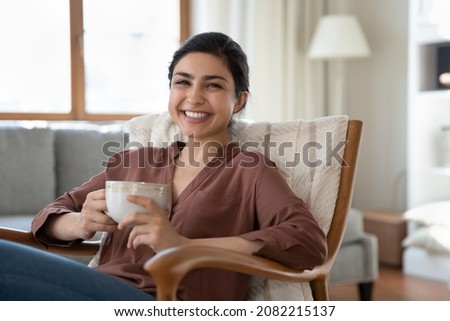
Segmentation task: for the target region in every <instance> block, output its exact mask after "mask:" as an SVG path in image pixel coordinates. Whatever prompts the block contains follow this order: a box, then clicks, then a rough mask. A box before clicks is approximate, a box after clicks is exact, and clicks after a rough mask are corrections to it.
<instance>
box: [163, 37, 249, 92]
mask: <svg viewBox="0 0 450 321" xmlns="http://www.w3.org/2000/svg"><path fill="white" fill-rule="evenodd" d="M192 52H202V53H207V54H211V55H214V56H217V57H219V58H221V59H223V61H224V62H225V64H226V66H227V67H228V69H229V70H230V72H231V75H232V76H233V80H234V83H235V93H236V97H239V96H240V95H241V93H242V92H244V91H247V92H249V67H248V63H247V55H246V54H245V53H244V51H243V50H242V48H241V46H240V45H239V44H238V43H236V42H235V41H234V40H233V39H231V38H230V37H229V36H227V35H225V34H223V33H220V32H205V33H200V34H197V35H195V36H192V37H191V38H189V39H188V40H187V41H186V42H185V43H184V44H183V45H182V46H181V47H180V48H179V49H178V50H177V51H175V53H174V54H173V59H172V62H171V63H170V65H169V75H168V76H169V81H170V83H169V87H170V86H171V84H172V76H173V70H174V68H175V66H176V65H177V63H178V62H179V61H180V60H181V59H182V58H183V57H184V56H186V55H187V54H189V53H192Z"/></svg>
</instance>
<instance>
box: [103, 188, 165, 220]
mask: <svg viewBox="0 0 450 321" xmlns="http://www.w3.org/2000/svg"><path fill="white" fill-rule="evenodd" d="M169 191H170V188H169V185H164V184H154V183H147V182H129V181H107V182H106V183H105V194H106V206H107V208H108V212H107V214H108V215H109V216H110V217H111V218H112V219H113V220H114V221H116V222H117V223H119V222H120V221H121V220H122V218H123V217H124V216H126V215H128V214H130V213H133V212H143V211H145V208H143V207H142V206H140V205H137V204H134V203H131V202H130V201H128V200H127V197H128V195H138V196H144V197H148V198H151V199H153V200H154V201H155V202H156V203H157V204H158V205H159V206H160V207H161V208H162V209H165V210H168V209H169V200H170V198H169Z"/></svg>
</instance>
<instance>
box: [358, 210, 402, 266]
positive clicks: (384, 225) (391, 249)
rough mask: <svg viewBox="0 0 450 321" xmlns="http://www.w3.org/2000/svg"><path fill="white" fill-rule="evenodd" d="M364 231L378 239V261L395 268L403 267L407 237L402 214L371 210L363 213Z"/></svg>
mask: <svg viewBox="0 0 450 321" xmlns="http://www.w3.org/2000/svg"><path fill="white" fill-rule="evenodd" d="M363 217H364V230H365V231H366V232H368V233H372V234H374V235H375V236H377V238H378V260H379V262H380V263H384V264H389V265H393V266H401V265H402V255H403V247H402V241H403V239H404V238H405V237H406V221H405V219H404V218H403V216H402V213H401V212H398V211H391V210H369V211H365V212H363Z"/></svg>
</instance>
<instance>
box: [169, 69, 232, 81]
mask: <svg viewBox="0 0 450 321" xmlns="http://www.w3.org/2000/svg"><path fill="white" fill-rule="evenodd" d="M175 76H181V77H185V78H188V79H194V78H195V77H194V75H192V74H190V73H188V72H184V71H179V72H177V73H175ZM202 78H203V80H214V79H220V80H223V81H225V82H228V80H227V79H226V78H225V77H222V76H219V75H205V76H203V77H202Z"/></svg>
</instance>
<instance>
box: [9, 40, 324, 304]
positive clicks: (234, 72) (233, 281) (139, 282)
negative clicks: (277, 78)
mask: <svg viewBox="0 0 450 321" xmlns="http://www.w3.org/2000/svg"><path fill="white" fill-rule="evenodd" d="M248 73H249V71H248V65H247V59H246V55H245V53H244V52H243V51H242V49H241V47H240V46H239V45H238V44H237V43H236V42H234V41H233V40H232V39H230V38H229V37H228V36H226V35H224V34H221V33H213V32H210V33H202V34H199V35H196V36H194V37H192V38H190V39H189V40H188V41H187V42H186V43H185V44H184V45H182V46H181V48H180V49H179V50H178V51H176V52H175V54H174V56H173V60H172V63H171V64H170V66H169V80H170V98H169V106H168V110H169V113H170V115H171V117H172V119H173V121H174V122H175V123H176V124H177V125H178V127H179V129H180V131H181V133H182V134H183V135H184V136H185V137H187V138H188V139H187V142H186V143H182V142H176V143H173V144H172V145H171V146H170V147H168V148H151V147H145V148H141V149H137V150H128V151H124V152H121V153H118V154H116V155H114V156H112V157H111V159H110V160H109V165H108V166H107V168H106V169H105V170H104V171H103V172H101V173H99V174H98V175H96V176H94V177H92V178H91V179H90V180H89V181H88V182H86V183H84V184H83V185H82V186H80V187H78V188H76V189H74V190H73V191H70V192H68V193H66V194H64V195H62V196H60V197H59V198H58V199H57V200H55V202H53V203H51V204H49V205H48V206H47V207H45V208H44V209H43V210H42V211H41V212H40V213H39V214H38V215H37V216H36V218H35V219H34V221H33V223H32V232H33V234H34V235H35V237H36V239H37V240H38V241H39V242H41V243H42V244H44V245H58V246H70V245H72V244H74V243H75V242H81V241H82V240H86V239H90V238H92V237H93V235H94V234H95V233H96V232H97V231H103V232H108V233H109V234H108V235H109V236H108V238H107V239H106V242H105V244H104V246H103V249H102V252H101V256H100V259H99V264H98V267H96V268H95V269H91V268H88V267H85V266H83V265H81V264H77V263H74V262H71V261H69V260H65V259H61V258H59V257H56V256H54V255H50V254H43V253H41V252H40V251H36V250H31V249H26V248H24V247H21V246H18V245H13V244H12V243H7V242H2V243H1V245H0V256H1V257H2V265H1V267H0V300H6V299H12V300H27V299H32V300H50V299H58V300H78V299H80V300H151V299H154V296H153V295H154V294H155V284H154V282H153V280H152V277H151V276H150V275H148V274H147V273H146V272H145V271H144V270H143V268H142V267H143V265H144V263H145V262H146V261H147V260H148V259H149V258H151V257H152V256H153V255H155V253H157V252H159V251H161V250H164V249H166V248H170V247H174V246H178V245H184V244H204V245H209V246H215V247H222V248H228V249H233V250H236V251H240V252H243V253H251V254H254V255H259V256H263V257H267V258H270V259H273V260H276V261H279V262H280V263H282V264H286V265H288V266H291V267H294V268H300V269H305V268H312V267H314V266H316V265H318V264H321V263H322V262H323V261H324V259H325V255H326V240H325V236H324V234H323V232H322V230H321V229H320V228H319V226H318V225H317V223H316V222H315V220H314V218H313V216H312V215H311V213H310V212H309V210H308V208H307V206H306V205H305V204H304V203H303V202H302V200H300V199H298V198H297V197H296V196H295V195H294V194H293V192H292V191H291V190H290V188H289V186H288V185H287V184H286V182H285V181H284V179H283V178H282V177H281V176H280V174H279V173H278V172H277V170H276V168H275V166H274V165H273V163H271V162H270V161H269V160H268V159H266V158H264V156H262V155H260V154H258V153H253V152H246V151H242V150H240V149H239V148H238V145H237V144H236V143H233V142H232V139H231V133H230V124H231V123H232V118H233V115H234V114H236V113H238V112H240V111H241V110H242V109H243V108H244V107H245V105H246V102H247V99H248V96H249V79H248ZM249 159H251V161H250V162H249ZM149 160H150V161H149ZM142 164H144V166H142ZM107 180H128V181H148V182H153V183H162V184H168V185H170V186H171V190H172V200H171V201H172V203H171V204H172V208H171V210H170V211H169V213H166V212H165V211H164V210H162V209H161V208H159V207H158V206H157V205H156V204H155V203H153V202H152V201H151V200H150V199H147V198H143V197H138V196H132V197H130V198H129V200H130V201H131V202H134V203H137V204H140V205H142V206H143V207H145V208H146V209H147V213H130V214H129V215H128V216H126V217H125V218H124V219H123V220H122V221H121V222H120V223H119V224H117V223H115V222H114V221H113V220H112V219H111V218H110V217H109V216H107V215H106V214H105V212H106V211H107V208H106V202H105V190H104V187H105V182H106V181H107ZM4 262H6V264H4ZM22 267H26V268H22ZM30 267H31V268H30ZM22 269H23V270H22ZM247 281H248V276H246V275H243V274H239V273H234V272H228V271H222V270H214V269H203V270H198V271H194V272H192V273H189V274H188V275H187V276H186V277H185V278H184V279H183V280H182V282H181V284H180V287H179V291H178V297H179V299H180V300H242V299H244V298H245V293H246V288H247Z"/></svg>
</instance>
